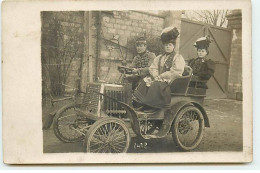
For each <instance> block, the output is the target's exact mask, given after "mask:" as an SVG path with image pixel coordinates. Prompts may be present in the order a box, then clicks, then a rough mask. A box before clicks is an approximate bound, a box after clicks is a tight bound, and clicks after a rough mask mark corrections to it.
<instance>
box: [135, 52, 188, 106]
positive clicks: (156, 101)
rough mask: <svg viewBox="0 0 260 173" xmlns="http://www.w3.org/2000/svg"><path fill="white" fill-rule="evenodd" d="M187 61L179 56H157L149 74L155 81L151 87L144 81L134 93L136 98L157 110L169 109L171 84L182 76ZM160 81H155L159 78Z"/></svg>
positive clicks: (173, 54)
mask: <svg viewBox="0 0 260 173" xmlns="http://www.w3.org/2000/svg"><path fill="white" fill-rule="evenodd" d="M184 67H185V61H184V59H183V57H182V56H181V55H179V54H175V53H172V54H168V55H167V54H164V55H159V56H157V57H156V58H155V59H154V61H153V63H152V65H151V66H150V67H149V72H150V74H151V78H152V80H153V82H152V84H151V86H147V83H146V82H145V81H144V80H142V81H141V82H140V84H139V86H138V87H137V89H136V90H135V92H134V98H135V99H136V100H137V101H139V102H140V103H142V104H145V105H148V106H151V107H155V108H169V107H170V102H171V90H170V86H169V83H170V82H171V81H173V80H175V79H177V78H178V77H180V76H182V73H183V71H184ZM158 77H159V78H160V80H155V79H157V78H158Z"/></svg>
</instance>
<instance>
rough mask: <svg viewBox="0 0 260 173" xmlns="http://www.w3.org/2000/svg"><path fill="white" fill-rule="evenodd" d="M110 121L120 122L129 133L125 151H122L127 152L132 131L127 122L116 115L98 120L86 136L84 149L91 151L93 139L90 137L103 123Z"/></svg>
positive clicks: (127, 133)
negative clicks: (91, 140)
mask: <svg viewBox="0 0 260 173" xmlns="http://www.w3.org/2000/svg"><path fill="white" fill-rule="evenodd" d="M110 122H117V123H118V124H120V125H121V126H122V127H123V129H124V130H125V132H126V135H127V144H126V148H125V149H124V151H123V152H122V153H126V152H127V150H128V148H129V145H130V141H131V137H130V132H129V129H128V127H127V126H126V124H125V122H124V121H122V120H121V119H119V118H114V117H106V118H102V119H100V120H98V121H96V122H95V123H94V124H93V125H92V126H91V127H90V129H89V130H88V132H87V134H86V136H85V140H84V144H83V146H84V151H85V152H88V153H90V152H91V151H90V150H89V139H91V138H90V137H92V136H93V134H94V133H95V132H96V130H97V129H98V128H99V127H101V126H102V125H104V124H106V123H110Z"/></svg>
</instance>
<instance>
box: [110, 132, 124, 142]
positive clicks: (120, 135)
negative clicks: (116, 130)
mask: <svg viewBox="0 0 260 173" xmlns="http://www.w3.org/2000/svg"><path fill="white" fill-rule="evenodd" d="M123 137H125V133H124V132H121V134H118V135H117V136H116V137H114V138H113V139H112V140H113V141H117V140H119V139H121V138H123Z"/></svg>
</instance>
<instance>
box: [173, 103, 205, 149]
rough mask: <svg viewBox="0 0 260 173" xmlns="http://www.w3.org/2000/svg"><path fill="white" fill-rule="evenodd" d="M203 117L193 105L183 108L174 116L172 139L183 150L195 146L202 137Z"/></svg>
mask: <svg viewBox="0 0 260 173" xmlns="http://www.w3.org/2000/svg"><path fill="white" fill-rule="evenodd" d="M203 130H204V118H203V115H202V113H201V111H200V110H199V109H198V108H196V107H195V106H187V107H185V108H183V109H182V110H181V111H180V112H179V113H178V114H177V116H176V118H175V120H174V124H173V133H172V136H173V139H174V141H175V143H176V144H177V145H178V146H179V147H180V148H181V149H182V150H185V151H190V150H192V149H194V148H196V147H197V146H198V145H199V144H200V142H201V140H202V137H203Z"/></svg>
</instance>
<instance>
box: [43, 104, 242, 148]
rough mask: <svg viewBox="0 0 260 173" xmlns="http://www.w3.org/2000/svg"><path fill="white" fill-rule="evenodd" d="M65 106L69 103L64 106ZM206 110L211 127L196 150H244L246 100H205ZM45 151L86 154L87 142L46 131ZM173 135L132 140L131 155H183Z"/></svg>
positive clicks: (47, 110)
mask: <svg viewBox="0 0 260 173" xmlns="http://www.w3.org/2000/svg"><path fill="white" fill-rule="evenodd" d="M62 104H63V105H65V104H66V103H62ZM60 106H61V104H59V103H58V104H56V105H55V107H53V108H51V107H48V108H44V109H43V116H45V115H47V114H48V113H49V112H52V111H54V110H55V109H58V108H59V107H60ZM204 108H205V109H206V112H207V114H208V117H209V120H210V128H205V130H204V137H203V139H202V141H201V143H200V145H199V146H198V147H197V148H196V149H195V150H194V151H200V152H201V151H242V149H243V129H242V101H237V100H229V99H210V100H205V103H204ZM43 141H44V143H43V150H44V152H45V153H67V152H83V142H78V143H63V142H61V141H59V140H58V139H57V138H56V136H55V135H54V132H53V129H52V127H51V128H50V129H48V130H43ZM136 141H137V143H140V142H142V143H144V142H146V143H147V149H135V148H134V145H135V142H136ZM179 151H180V150H179V149H178V148H177V147H176V145H175V144H174V142H173V140H172V135H171V134H169V135H168V136H167V137H166V138H163V139H152V140H146V141H139V140H137V139H135V138H132V141H131V144H130V148H129V150H128V152H131V153H135V152H138V153H143V152H153V153H157V152H179Z"/></svg>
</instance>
